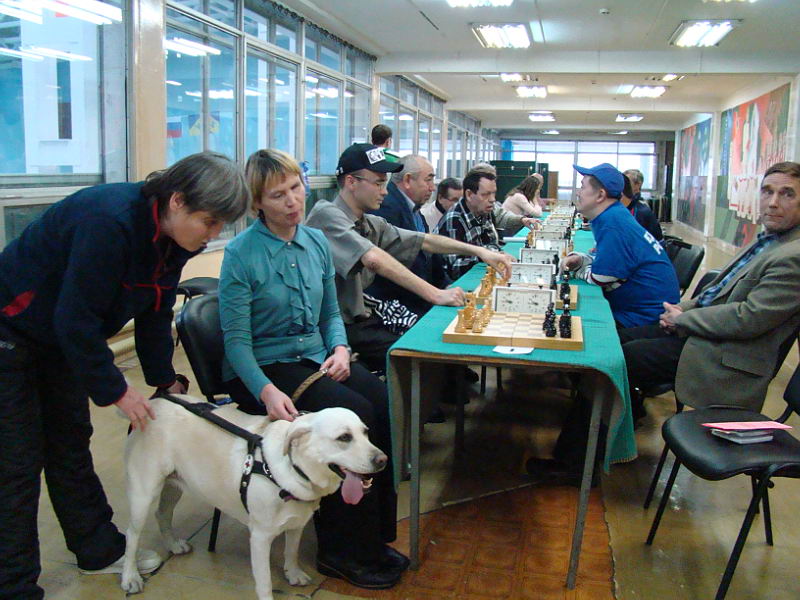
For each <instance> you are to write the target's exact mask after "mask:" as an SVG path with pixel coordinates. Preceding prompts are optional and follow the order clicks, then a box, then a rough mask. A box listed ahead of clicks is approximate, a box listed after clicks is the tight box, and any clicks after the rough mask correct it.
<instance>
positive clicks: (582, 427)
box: [553, 323, 686, 465]
mask: <svg viewBox="0 0 800 600" xmlns="http://www.w3.org/2000/svg"><path fill="white" fill-rule="evenodd" d="M617 333H618V334H619V341H620V343H621V344H622V352H623V354H624V355H625V363H626V365H627V369H628V384H629V386H630V392H631V402H632V403H634V404H635V403H637V402H641V399H640V397H639V394H637V393H636V392H635V388H639V389H646V388H648V387H650V386H653V385H657V384H661V383H673V382H674V381H675V373H676V372H677V370H678V359H679V358H680V356H681V351H682V350H683V345H684V344H685V343H686V338H679V337H678V336H676V335H672V334H668V333H666V332H665V331H664V330H663V329H661V327H660V326H659V325H658V324H657V323H656V324H653V325H642V326H640V327H628V328H621V327H618V328H617ZM632 409H633V413H634V414H636V413H637V411H639V410H641V409H642V407H641V406H640V405H638V406H637V405H634V406H632ZM591 415H592V403H591V401H590V400H589V399H588V398H584V397H583V396H582V395H581V394H578V395H577V397H576V399H575V402H574V403H573V405H572V407H571V408H570V411H569V414H568V415H567V418H566V420H565V421H564V425H563V427H562V429H561V433H560V434H559V436H558V440H557V441H556V446H555V449H554V450H553V456H554V457H555V458H556V459H557V460H560V461H562V462H565V463H567V464H572V465H582V464H583V459H584V456H585V454H586V443H587V441H588V437H589V423H590V421H591ZM605 434H606V427H605V425H601V428H600V436H601V437H600V439H601V442H602V441H603V440H605ZM602 452H603V444H601V445H600V446H599V448H598V453H597V458H598V460H600V459H601V458H602Z"/></svg>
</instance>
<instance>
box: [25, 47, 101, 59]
mask: <svg viewBox="0 0 800 600" xmlns="http://www.w3.org/2000/svg"><path fill="white" fill-rule="evenodd" d="M25 50H26V51H27V52H33V53H34V54H39V55H41V56H48V57H50V58H61V59H64V60H69V61H72V60H92V57H91V56H84V55H83V54H74V53H72V52H64V51H63V50H56V49H54V48H45V47H43V46H28V47H26V48H25Z"/></svg>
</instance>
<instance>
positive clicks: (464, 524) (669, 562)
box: [39, 249, 800, 600]
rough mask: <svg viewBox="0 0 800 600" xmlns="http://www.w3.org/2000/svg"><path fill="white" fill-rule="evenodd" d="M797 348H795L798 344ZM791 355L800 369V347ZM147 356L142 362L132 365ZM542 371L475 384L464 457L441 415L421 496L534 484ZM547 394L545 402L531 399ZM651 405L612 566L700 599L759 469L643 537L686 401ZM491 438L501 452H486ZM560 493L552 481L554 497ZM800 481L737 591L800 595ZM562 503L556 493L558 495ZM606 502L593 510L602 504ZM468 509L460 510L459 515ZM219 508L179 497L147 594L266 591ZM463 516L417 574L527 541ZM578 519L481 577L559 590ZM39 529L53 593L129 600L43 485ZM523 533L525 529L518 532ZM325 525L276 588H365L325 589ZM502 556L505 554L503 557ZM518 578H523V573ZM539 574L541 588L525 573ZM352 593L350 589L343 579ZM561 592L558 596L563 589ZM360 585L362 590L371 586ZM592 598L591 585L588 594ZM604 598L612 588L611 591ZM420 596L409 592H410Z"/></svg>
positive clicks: (489, 557)
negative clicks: (213, 543) (532, 551)
mask: <svg viewBox="0 0 800 600" xmlns="http://www.w3.org/2000/svg"><path fill="white" fill-rule="evenodd" d="M726 260H727V256H725V255H723V254H721V253H718V252H715V251H714V250H713V249H710V251H709V252H708V253H707V256H706V262H705V264H704V266H703V267H702V268H701V270H704V269H707V268H714V267H717V266H720V265H721V264H723V263H724V262H725V261H726ZM793 352H794V353H795V355H794V356H795V357H796V350H793ZM795 357H793V358H792V368H793V365H794V364H796V360H797V359H796V358H795ZM129 364H135V363H133V362H132V363H129ZM176 366H177V368H178V369H179V370H182V371H183V372H187V373H189V372H190V370H189V368H188V365H187V364H186V360H185V357H184V356H183V354H182V352H180V351H179V352H178V354H177V356H176ZM789 374H790V370H789V368H788V367H784V369H782V371H781V373H780V374H779V375H778V378H777V379H776V381H774V382H773V384H772V386H771V388H770V396H769V399H768V401H767V404H766V408H765V410H766V411H767V413H769V414H778V413H779V412H780V409H781V400H780V395H781V393H782V390H783V387H784V386H785V384H786V380H787V377H788V375H789ZM126 375H127V376H128V377H129V378H130V380H131V381H133V382H134V383H135V384H136V385H138V386H140V389H145V388H144V384H143V382H142V379H141V373H140V371H139V370H138V369H137V368H135V367H134V368H131V369H130V370H128V371H127V372H126ZM545 383H550V384H553V383H557V380H555V379H552V380H550V381H549V382H547V381H544V380H542V379H536V380H533V379H531V378H528V377H526V376H525V374H524V373H520V372H515V373H514V374H512V373H508V372H506V373H504V387H505V391H506V393H505V394H504V395H503V396H502V397H501V398H495V385H494V373H493V372H492V371H491V370H490V375H489V388H488V391H487V399H486V400H483V399H480V398H478V397H477V386H475V387H474V389H473V400H472V402H471V403H470V404H469V405H468V407H467V414H468V420H467V437H466V439H467V450H466V452H465V455H464V456H463V457H460V458H457V457H454V456H453V452H452V440H453V423H452V418H451V419H450V420H449V422H448V423H445V424H442V425H433V426H428V427H427V428H426V431H425V435H424V437H423V441H422V443H423V446H422V448H423V468H424V478H423V486H422V493H423V498H422V505H423V510H424V511H429V510H432V509H434V508H437V507H439V506H441V505H442V504H448V503H452V502H456V501H459V500H464V499H467V498H476V497H479V496H481V495H482V494H485V493H489V492H492V491H497V490H502V489H512V488H514V487H516V486H519V485H521V484H524V483H525V479H524V477H523V476H522V475H520V465H521V464H522V461H523V458H524V456H525V454H526V453H528V452H533V453H535V454H537V455H541V456H546V455H547V454H548V452H549V448H550V447H551V446H552V443H553V441H554V438H555V435H556V434H557V430H558V423H559V422H560V419H561V418H562V416H563V414H564V412H565V408H566V406H565V398H566V394H565V392H564V390H559V389H558V388H554V387H550V388H547V389H543V386H544V384H545ZM527 398H535V402H526V401H525V400H526V399H527ZM648 410H649V412H650V415H649V416H648V418H647V419H646V420H645V422H644V424H643V426H642V427H641V428H640V429H639V430H638V431H637V434H636V435H637V443H638V446H639V453H640V457H639V459H637V460H636V461H634V462H632V463H629V464H626V465H616V466H614V467H613V468H612V470H611V473H610V474H609V475H608V476H605V477H604V478H603V483H602V500H603V505H604V506H605V518H606V520H607V522H608V525H609V532H610V539H611V547H612V552H613V559H614V563H613V573H614V578H615V582H616V590H617V598H620V599H624V600H628V599H631V600H633V599H662V598H671V599H675V600H694V599H697V598H710V597H713V594H714V591H715V589H716V586H717V584H718V582H719V578H720V576H721V574H722V570H723V568H724V565H725V562H726V560H727V556H728V553H729V551H730V549H731V547H732V545H733V541H734V539H735V536H736V533H737V532H738V529H739V526H740V524H741V520H742V518H743V515H744V510H745V508H746V506H747V502H748V500H749V494H750V491H749V481H747V480H745V479H741V480H736V479H735V480H731V481H727V482H721V483H709V482H705V481H701V480H698V479H696V478H693V477H691V476H690V475H689V474H687V473H683V474H682V475H681V476H680V477H679V478H678V481H677V483H676V485H675V488H674V490H673V492H672V495H671V499H670V503H669V511H668V513H667V514H666V515H665V517H664V520H663V522H662V525H661V529H660V531H659V535H658V537H657V538H656V541H655V544H654V545H653V546H652V547H646V546H645V545H644V539H645V536H646V533H647V530H648V528H649V525H650V520H651V518H652V514H653V512H654V510H653V509H650V510H649V511H644V510H643V509H642V508H641V502H642V500H643V498H644V494H645V491H646V489H647V485H648V483H649V478H650V475H651V473H652V471H653V467H654V464H655V461H656V460H657V457H658V454H659V453H660V449H661V442H660V424H661V422H663V420H664V419H665V418H667V417H668V416H669V415H671V414H672V413H673V412H674V400H673V399H672V398H671V396H664V397H661V398H656V399H652V400H650V401H649V403H648ZM92 416H93V420H94V425H95V434H94V438H93V452H94V456H95V462H96V468H97V471H98V473H99V475H100V477H101V479H102V481H103V484H104V486H105V490H106V493H107V494H108V496H109V499H110V502H111V505H112V506H113V507H114V509H115V511H116V515H115V521H116V522H117V524H118V525H119V526H120V528H121V529H124V527H125V525H126V523H127V514H128V510H127V506H126V498H125V489H124V475H123V471H122V454H123V444H124V440H125V430H126V424H125V422H124V421H123V420H122V419H121V418H120V417H119V416H118V415H116V414H115V411H114V410H113V409H97V408H94V409H93V413H92ZM790 423H793V424H794V425H799V424H800V420H797V419H794V418H793V419H792V420H790ZM487 449H491V451H489V450H487ZM400 493H401V499H400V510H401V514H400V515H399V516H400V517H405V516H407V515H406V511H407V507H408V498H407V487H406V485H405V484H404V485H403V487H402V488H401V492H400ZM548 494H552V492H549V491H548V490H546V489H542V491H541V495H540V497H541V498H546V497H548ZM798 494H800V482H799V481H794V480H780V481H779V482H778V484H777V486H776V487H775V489H774V490H772V492H771V494H770V498H771V505H772V512H773V523H774V529H775V546H774V547H772V548H770V547H768V546H766V544H765V543H764V541H763V529H762V526H761V521H760V520H758V519H757V521H756V523H755V524H754V527H753V530H752V533H751V537H750V540H749V542H748V544H747V546H746V547H745V551H744V554H743V556H742V560H741V563H740V566H739V568H738V569H737V572H736V576H735V577H734V580H733V584H732V587H731V590H730V592H729V594H728V599H729V600H744V599H748V600H750V599H752V598H769V599H770V600H788V599H790V598H792V599H796V598H798V597H800V580H799V579H798V578H797V575H796V571H797V558H796V557H797V555H798V552H800V522H798V521H795V520H794V516H795V514H796V509H797V500H796V499H797V498H798ZM556 504H557V501H556ZM599 507H600V504H599V503H598V502H597V501H595V504H593V508H592V510H601V509H600V508H599ZM458 510H459V509H458V508H454V509H453V512H454V513H457V512H458ZM210 516H211V509H210V507H208V506H205V505H203V504H202V503H200V502H199V501H197V500H195V499H193V498H191V497H186V496H185V497H184V499H183V500H181V502H180V503H179V505H178V508H177V510H176V515H175V524H176V528H177V530H178V532H179V533H180V534H181V535H185V536H188V537H190V538H191V541H192V543H193V544H194V547H195V550H194V552H193V553H191V554H188V555H185V556H175V557H171V558H169V560H167V562H166V563H165V565H164V566H163V567H162V569H161V570H160V571H159V572H158V573H156V574H155V575H153V576H152V577H150V578H149V580H148V582H147V584H146V587H145V592H144V593H143V594H142V595H141V597H142V598H154V599H159V600H160V599H182V598H187V599H188V598H191V599H192V600H203V599H209V600H227V599H231V600H233V599H234V598H235V599H236V600H241V599H245V598H255V593H254V591H253V582H252V576H251V573H250V562H249V551H248V544H247V532H246V529H245V528H244V526H242V525H240V524H238V523H236V522H233V521H232V520H230V519H228V518H225V517H223V521H222V527H221V531H220V538H219V543H218V547H217V552H216V553H214V554H209V553H208V552H207V551H206V549H205V546H206V543H207V539H208V531H209V523H208V522H209V518H210ZM452 519H453V521H454V522H453V523H452V527H445V528H443V529H441V530H439V531H438V534H439V538H440V539H441V540H442V542H441V543H440V544H437V546H436V547H433V546H429V547H428V549H427V550H426V553H427V554H426V555H427V557H428V560H427V561H426V563H425V564H424V566H423V569H422V570H421V571H420V572H419V573H412V574H409V575H407V576H406V577H410V578H418V577H442V578H445V577H447V575H446V571H442V572H439V571H437V570H436V566H437V564H439V563H447V562H448V561H452V560H456V559H457V558H458V552H459V550H458V548H457V547H455V546H453V545H452V544H449V543H448V540H449V539H450V538H451V537H452V536H454V535H461V534H462V533H463V532H465V531H467V532H471V534H474V535H475V536H478V535H482V536H484V537H486V536H489V538H491V539H488V540H486V543H485V544H484V546H485V547H495V546H496V547H498V548H502V547H510V546H514V545H515V544H518V543H521V542H520V539H517V538H519V536H520V535H522V533H520V532H519V531H510V530H508V529H503V528H499V529H492V528H488V527H487V528H485V529H481V531H477V530H474V527H472V528H471V525H470V519H469V518H467V519H464V518H463V516H458V515H457V514H454V515H453V517H452ZM564 519H565V517H564V515H562V514H561V513H560V512H559V511H558V510H557V508H556V509H554V510H553V513H552V517H551V518H550V519H549V520H548V521H547V522H545V523H540V524H538V525H539V528H538V529H537V530H536V534H535V538H534V537H532V536H531V535H530V534H529V535H528V536H527V537H526V538H525V540H522V543H528V544H538V545H539V546H541V548H542V552H541V553H540V554H538V555H536V558H532V559H530V560H531V561H533V562H531V564H529V565H528V566H529V567H530V570H531V572H532V573H537V574H536V575H528V576H529V577H535V578H536V580H537V581H536V582H535V584H536V585H535V586H534V585H533V583H534V582H523V583H522V584H520V582H519V581H509V582H508V583H507V584H506V583H501V582H500V581H499V580H498V579H496V578H488V579H487V578H480V577H477V578H476V579H475V581H474V585H475V586H477V587H476V588H475V589H476V590H477V589H478V588H479V589H481V590H483V591H486V590H492V589H494V588H499V586H502V585H518V586H520V588H524V589H525V590H527V593H528V594H529V597H530V598H537V599H538V598H549V597H559V596H558V594H559V593H562V592H563V579H562V576H561V575H562V573H563V570H564V558H563V553H559V552H561V550H560V548H561V547H562V546H563V544H564V543H565V542H564V540H565V537H564V536H559V535H549V533H550V532H551V530H556V529H557V527H556V526H561V525H563V523H561V521H563V520H564ZM39 533H40V538H41V547H42V558H43V560H42V566H43V572H42V576H41V579H40V582H41V585H42V586H43V587H44V588H45V590H46V592H47V597H48V598H53V599H58V600H95V599H98V598H122V597H123V596H124V594H123V592H122V591H121V590H120V588H119V587H118V578H117V577H116V576H110V575H109V576H81V575H79V574H78V571H77V569H76V568H75V567H74V565H73V564H72V562H73V557H72V556H71V554H70V553H69V552H68V551H67V550H66V549H65V547H64V542H63V538H62V536H61V533H60V529H59V527H58V524H57V522H56V520H55V516H54V514H53V511H52V508H51V506H50V503H49V501H48V499H47V497H46V492H45V493H44V494H43V497H42V503H41V510H40V519H39ZM514 535H516V536H517V538H515V537H514ZM593 535H594V534H593V533H592V532H589V533H588V534H587V537H586V540H585V550H586V551H585V552H584V554H583V556H582V563H581V564H582V569H586V568H591V567H592V552H591V548H592V546H593V545H594V544H595V543H598V542H597V540H595V539H593ZM144 545H145V546H149V547H153V548H156V549H159V550H160V551H161V552H162V553H163V552H164V550H163V548H161V545H160V541H159V540H158V536H157V534H156V528H155V524H154V522H153V520H152V519H151V520H150V521H148V526H147V528H146V531H145V535H144ZM314 545H315V542H314V535H313V528H308V529H307V530H306V533H305V535H304V538H303V543H302V545H301V564H302V565H303V567H304V568H305V569H306V571H307V572H308V573H309V574H310V575H312V576H314V577H315V579H314V582H313V584H312V585H309V586H306V587H304V588H290V587H289V586H288V585H286V583H285V582H284V580H283V577H282V574H281V569H280V566H279V565H280V562H279V560H278V559H279V558H280V556H281V551H280V542H278V543H276V548H275V551H274V552H273V559H274V560H273V576H274V583H275V585H276V587H278V588H279V589H280V590H282V592H283V593H281V594H278V593H276V598H279V599H291V598H309V597H313V598H314V599H315V600H343V599H346V598H351V597H354V596H348V595H342V594H339V593H336V592H333V591H328V590H318V589H317V588H318V586H319V584H320V582H321V577H319V575H318V574H317V573H316V571H315V570H314V567H313V564H314V562H313V556H314ZM505 557H506V554H505V553H503V552H494V553H486V552H483V553H482V554H480V556H479V555H477V554H476V555H475V558H474V560H478V561H483V562H484V563H486V570H489V571H491V570H493V569H495V568H497V567H502V564H501V563H502V561H503V560H504V558H505ZM498 561H499V562H498ZM512 579H513V578H512ZM527 583H531V585H530V586H528V585H526V584H527ZM337 589H339V591H342V592H344V591H346V590H347V589H348V588H344V587H342V588H337ZM550 591H552V593H553V594H556V595H555V596H551V595H549V594H550ZM358 597H363V595H359V596H358ZM440 597H446V596H441V595H436V593H435V592H433V593H430V594H427V595H425V596H423V595H419V596H414V597H413V600H428V599H434V598H440ZM578 597H579V598H581V599H588V598H590V597H593V596H592V595H591V594H590V592H586V593H585V594H583V595H581V596H578ZM598 597H603V598H605V597H606V596H602V595H600V596H598ZM410 598H411V597H410V596H409V599H410Z"/></svg>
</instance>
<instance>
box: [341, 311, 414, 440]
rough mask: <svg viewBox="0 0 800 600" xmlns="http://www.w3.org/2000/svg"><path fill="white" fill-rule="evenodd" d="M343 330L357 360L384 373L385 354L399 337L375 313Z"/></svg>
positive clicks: (373, 369)
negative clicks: (356, 354) (355, 353)
mask: <svg viewBox="0 0 800 600" xmlns="http://www.w3.org/2000/svg"><path fill="white" fill-rule="evenodd" d="M344 328H345V331H346V333H347V341H348V343H349V344H350V347H351V348H352V349H353V352H358V358H359V360H361V361H362V362H363V363H364V364H365V365H367V367H368V368H369V370H370V371H385V370H386V353H387V352H388V351H389V348H390V347H391V345H392V344H394V343H395V342H396V341H397V339H398V338H399V337H400V336H399V335H397V334H396V333H392V332H391V331H390V330H389V329H387V327H386V326H385V325H384V324H383V321H381V319H380V317H379V316H378V315H376V314H375V313H372V314H371V315H370V316H369V317H368V318H367V319H364V320H363V321H358V322H356V323H352V324H350V325H345V326H344ZM381 450H383V448H381Z"/></svg>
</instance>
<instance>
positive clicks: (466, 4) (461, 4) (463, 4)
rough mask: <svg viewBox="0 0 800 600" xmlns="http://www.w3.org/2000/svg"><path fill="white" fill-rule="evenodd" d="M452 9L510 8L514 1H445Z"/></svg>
mask: <svg viewBox="0 0 800 600" xmlns="http://www.w3.org/2000/svg"><path fill="white" fill-rule="evenodd" d="M447 3H448V4H449V5H450V6H451V7H453V8H479V7H484V6H488V7H491V8H497V7H500V6H511V5H512V4H513V3H514V0H447Z"/></svg>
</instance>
